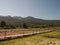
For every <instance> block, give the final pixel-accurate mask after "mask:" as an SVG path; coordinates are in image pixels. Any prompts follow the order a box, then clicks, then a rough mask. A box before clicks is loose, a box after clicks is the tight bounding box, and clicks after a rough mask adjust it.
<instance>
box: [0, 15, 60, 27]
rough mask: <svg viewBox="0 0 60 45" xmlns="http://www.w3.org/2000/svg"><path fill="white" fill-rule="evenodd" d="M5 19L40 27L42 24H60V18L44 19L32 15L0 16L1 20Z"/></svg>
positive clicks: (14, 22)
mask: <svg viewBox="0 0 60 45" xmlns="http://www.w3.org/2000/svg"><path fill="white" fill-rule="evenodd" d="M2 20H3V21H5V22H6V23H9V24H14V25H18V26H21V25H22V24H23V23H26V24H27V26H30V27H32V26H37V27H40V26H41V25H59V26H60V20H44V19H38V18H35V17H32V16H28V17H24V18H23V17H20V16H13V17H11V16H0V22H1V21H2Z"/></svg>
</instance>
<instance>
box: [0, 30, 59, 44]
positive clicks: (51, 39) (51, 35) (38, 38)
mask: <svg viewBox="0 0 60 45" xmlns="http://www.w3.org/2000/svg"><path fill="white" fill-rule="evenodd" d="M0 45H60V30H54V31H52V32H46V33H41V34H37V35H33V36H28V37H24V38H18V39H13V40H7V41H2V42H0Z"/></svg>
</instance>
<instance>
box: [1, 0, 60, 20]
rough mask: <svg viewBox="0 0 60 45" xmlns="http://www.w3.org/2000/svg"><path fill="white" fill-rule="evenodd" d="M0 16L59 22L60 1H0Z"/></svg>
mask: <svg viewBox="0 0 60 45" xmlns="http://www.w3.org/2000/svg"><path fill="white" fill-rule="evenodd" d="M0 15H2V16H7V15H11V16H22V17H27V16H33V17H36V18H40V19H47V20H60V0H0Z"/></svg>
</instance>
